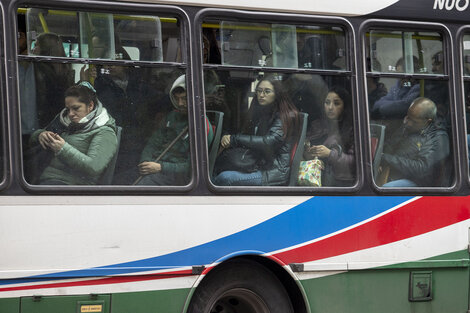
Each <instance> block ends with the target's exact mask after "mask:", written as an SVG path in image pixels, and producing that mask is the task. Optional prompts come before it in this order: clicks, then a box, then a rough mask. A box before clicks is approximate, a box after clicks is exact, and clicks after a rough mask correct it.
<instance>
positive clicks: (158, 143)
mask: <svg viewBox="0 0 470 313" xmlns="http://www.w3.org/2000/svg"><path fill="white" fill-rule="evenodd" d="M186 126H188V116H187V115H186V114H181V113H179V112H178V111H171V112H170V113H168V115H167V117H166V119H165V121H164V122H163V123H162V125H161V126H160V127H159V128H158V129H157V130H156V131H155V132H154V133H153V134H152V136H151V137H150V139H149V140H148V142H147V144H146V146H145V148H144V150H143V151H142V154H141V157H140V163H142V162H155V159H156V158H158V156H159V155H160V154H161V153H162V152H163V150H165V148H166V147H167V146H168V145H169V144H170V143H171V142H172V141H173V139H175V138H176V137H177V136H178V134H180V133H181V131H182V130H183V129H184V128H185V127H186ZM206 128H207V129H206V133H207V140H208V143H209V144H210V143H211V142H212V139H213V136H214V133H213V129H212V126H211V125H210V123H209V121H208V120H207V119H206ZM190 159H191V158H190V155H189V134H186V135H184V136H183V137H182V138H180V139H179V140H178V141H177V142H176V144H175V145H174V146H173V147H172V148H171V149H170V150H169V151H168V152H167V153H166V154H165V155H164V156H163V157H162V158H161V159H160V161H159V163H160V164H161V166H162V171H161V173H162V174H164V175H186V176H187V177H189V172H190Z"/></svg>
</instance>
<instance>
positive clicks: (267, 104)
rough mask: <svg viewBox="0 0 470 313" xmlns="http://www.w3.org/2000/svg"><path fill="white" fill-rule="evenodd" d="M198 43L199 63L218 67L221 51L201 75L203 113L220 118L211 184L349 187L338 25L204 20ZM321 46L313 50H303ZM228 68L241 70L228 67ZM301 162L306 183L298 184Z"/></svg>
mask: <svg viewBox="0 0 470 313" xmlns="http://www.w3.org/2000/svg"><path fill="white" fill-rule="evenodd" d="M202 38H203V45H202V47H203V51H202V56H203V61H204V63H206V64H210V63H214V62H216V61H217V56H218V54H219V53H220V62H221V64H222V66H219V67H217V69H214V68H212V67H210V66H209V65H208V66H206V69H205V70H204V92H205V105H206V110H207V112H208V113H209V114H210V115H212V118H216V116H217V115H214V112H221V113H223V125H222V135H221V138H220V144H218V145H216V147H217V149H220V150H221V152H220V154H219V155H218V157H217V158H216V159H214V160H211V159H210V160H209V164H210V165H211V166H210V171H211V174H210V176H211V178H212V182H213V183H214V184H215V185H216V186H234V185H241V186H247V185H256V186H286V185H288V186H298V185H302V186H311V187H323V186H324V187H348V186H349V187H351V186H353V185H354V184H355V181H356V160H355V144H354V128H353V120H354V119H353V103H352V98H353V97H352V96H351V79H350V72H348V71H347V69H348V62H347V59H348V56H347V55H346V54H345V49H344V47H345V46H346V42H345V31H344V30H343V28H341V27H335V26H328V27H325V26H321V27H320V26H310V25H289V24H285V25H284V24H283V25H280V24H268V23H243V22H237V23H235V22H225V21H206V22H205V23H204V24H203V30H202ZM320 43H322V44H321V45H320V46H321V49H320V50H319V51H317V52H318V53H314V52H313V51H311V49H310V50H308V48H307V47H310V48H312V49H313V48H318V44H320ZM217 48H220V50H217ZM314 56H316V58H314ZM317 57H318V58H317ZM225 65H227V68H224V66H225ZM232 65H238V66H240V67H243V68H244V70H241V69H239V70H237V71H234V70H230V66H232ZM259 67H262V68H276V70H275V71H272V72H271V71H270V72H266V71H263V70H262V69H257V68H259ZM286 68H299V69H300V68H301V69H302V72H300V70H299V71H298V72H292V70H290V71H288V70H283V69H286ZM305 69H307V71H311V72H310V73H305ZM325 70H326V71H325ZM329 70H334V72H335V74H336V75H333V73H331V74H330V73H328V71H329ZM337 71H344V72H343V73H342V74H340V75H338V72H337ZM332 72H333V71H332ZM289 116H290V117H291V118H289ZM210 118H211V116H209V119H210ZM304 118H305V122H304V120H303V119H304ZM302 131H303V132H302ZM211 149H214V147H211ZM299 151H300V152H299ZM210 155H211V151H209V156H210ZM307 164H308V165H307ZM301 165H302V166H305V168H306V169H307V171H308V173H307V174H306V176H308V175H309V173H310V174H312V175H311V176H312V177H311V178H301V180H300V181H299V175H298V172H299V169H300V166H301ZM320 176H321V177H320Z"/></svg>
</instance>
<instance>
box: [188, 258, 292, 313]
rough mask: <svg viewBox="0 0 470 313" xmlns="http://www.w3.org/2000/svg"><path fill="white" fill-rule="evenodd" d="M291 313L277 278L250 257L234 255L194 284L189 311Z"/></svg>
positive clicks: (289, 305)
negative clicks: (248, 258)
mask: <svg viewBox="0 0 470 313" xmlns="http://www.w3.org/2000/svg"><path fill="white" fill-rule="evenodd" d="M215 312H221V313H237V312H243V313H293V312H294V309H293V307H292V304H291V302H290V298H289V296H288V294H287V292H286V290H285V288H284V286H283V285H282V284H281V282H280V281H279V279H278V278H277V277H276V276H275V275H274V274H273V273H272V272H271V271H269V270H268V269H267V268H265V267H264V266H262V265H260V264H259V263H257V262H255V261H251V260H245V259H237V260H233V261H229V262H228V263H227V264H223V265H222V266H220V267H216V268H215V269H213V270H212V271H211V272H210V273H209V274H208V275H207V276H206V277H205V278H204V279H203V281H202V282H201V284H200V285H199V286H198V287H197V289H196V291H195V293H194V295H193V297H192V299H191V303H190V306H189V309H188V313H215Z"/></svg>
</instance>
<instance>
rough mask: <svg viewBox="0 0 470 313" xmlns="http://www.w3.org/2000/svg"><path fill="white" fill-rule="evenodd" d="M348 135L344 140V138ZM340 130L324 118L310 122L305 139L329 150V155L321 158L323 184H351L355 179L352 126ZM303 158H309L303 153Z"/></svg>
mask: <svg viewBox="0 0 470 313" xmlns="http://www.w3.org/2000/svg"><path fill="white" fill-rule="evenodd" d="M342 132H344V134H343V135H349V139H348V140H347V142H345V140H344V138H347V137H348V136H342ZM342 132H341V131H340V130H339V129H338V127H334V125H333V124H329V123H328V122H327V121H326V120H315V121H313V122H312V124H311V126H310V129H309V131H308V133H307V138H306V140H307V141H308V142H309V143H310V144H311V145H323V146H325V147H327V148H328V149H330V150H331V152H330V155H329V156H328V157H327V158H325V159H323V160H322V161H323V162H324V163H325V169H324V170H323V172H322V185H323V186H352V184H353V182H354V179H355V172H356V161H355V156H354V138H353V136H352V134H353V128H352V127H347V130H344V131H342ZM304 159H305V160H307V159H309V158H308V156H307V155H306V153H304Z"/></svg>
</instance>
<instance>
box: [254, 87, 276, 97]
mask: <svg viewBox="0 0 470 313" xmlns="http://www.w3.org/2000/svg"><path fill="white" fill-rule="evenodd" d="M273 92H274V91H272V90H271V89H261V88H257V89H256V93H257V94H258V95H260V94H262V93H264V95H265V96H269V95H270V94H271V93H273Z"/></svg>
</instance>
